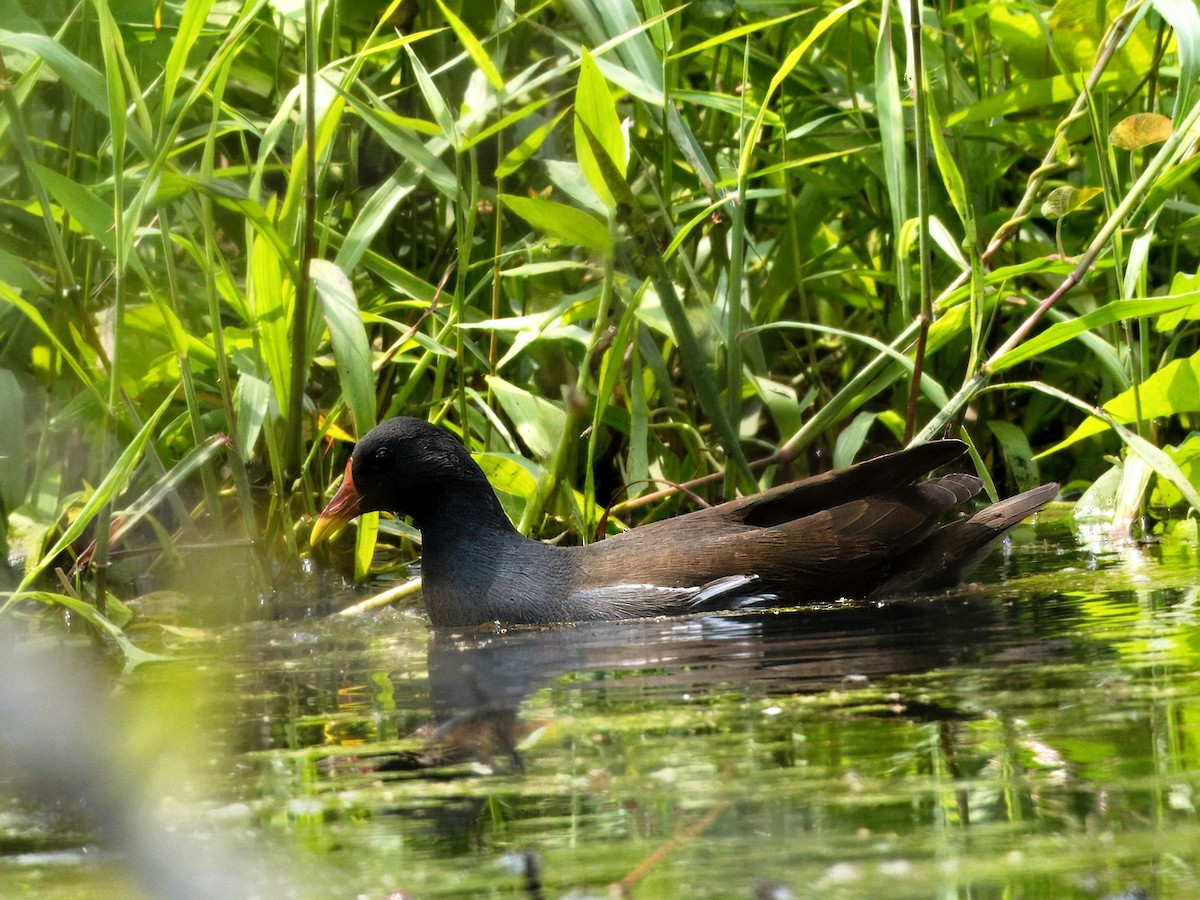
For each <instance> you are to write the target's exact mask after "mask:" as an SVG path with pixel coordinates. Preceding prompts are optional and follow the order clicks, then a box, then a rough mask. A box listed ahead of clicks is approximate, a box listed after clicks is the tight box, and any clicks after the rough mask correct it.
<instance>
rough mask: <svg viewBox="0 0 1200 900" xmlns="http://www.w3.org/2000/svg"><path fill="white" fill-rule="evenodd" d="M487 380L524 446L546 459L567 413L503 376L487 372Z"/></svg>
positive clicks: (555, 443)
mask: <svg viewBox="0 0 1200 900" xmlns="http://www.w3.org/2000/svg"><path fill="white" fill-rule="evenodd" d="M487 382H488V386H489V387H491V389H492V393H493V394H494V395H495V397H496V400H497V401H499V403H500V406H501V407H503V409H504V412H505V414H506V415H507V416H508V418H509V419H510V420H511V421H512V423H513V425H514V426H515V427H516V429H517V434H518V435H519V436H520V438H521V440H522V441H524V442H525V446H526V447H528V448H529V449H530V451H531V452H532V453H533V455H534V456H536V457H537V458H538V459H549V458H550V457H551V456H552V455H553V454H554V450H555V448H556V447H557V446H558V441H559V437H560V436H561V435H562V432H563V428H564V427H566V424H567V414H566V413H565V412H563V411H562V410H561V409H560V408H559V407H557V406H555V405H554V404H553V403H551V402H550V401H549V400H546V399H545V398H543V397H537V396H535V395H533V394H531V393H529V392H528V391H526V390H524V389H523V388H519V387H517V386H516V385H515V384H511V383H509V382H507V381H505V380H504V379H503V378H497V377H496V376H495V375H489V376H488V378H487Z"/></svg>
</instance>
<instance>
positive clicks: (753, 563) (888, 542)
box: [580, 475, 981, 599]
mask: <svg viewBox="0 0 1200 900" xmlns="http://www.w3.org/2000/svg"><path fill="white" fill-rule="evenodd" d="M980 484H981V483H980V481H979V479H978V478H975V477H974V476H971V475H946V476H943V477H941V478H937V479H932V480H929V481H925V482H922V483H920V484H909V485H907V486H904V487H901V488H898V489H895V490H890V491H886V492H883V493H878V494H875V495H873V496H870V497H862V498H859V499H856V500H851V501H849V502H845V503H840V504H838V505H836V506H833V507H832V508H829V509H822V510H820V511H818V512H813V513H811V514H809V515H806V516H801V517H800V518H796V519H792V520H789V521H785V522H783V523H781V524H778V525H766V526H759V525H753V524H745V523H744V522H743V523H738V522H731V521H729V520H728V519H726V520H716V521H714V520H713V519H706V518H704V517H701V516H698V515H691V516H681V517H677V518H675V519H672V520H669V521H668V522H663V523H660V525H661V526H668V525H670V526H673V527H670V528H666V527H659V528H656V529H655V537H654V540H653V541H652V542H651V543H647V541H646V534H645V532H646V529H645V528H639V529H636V530H635V531H634V532H633V535H642V538H641V540H638V541H627V540H622V539H621V538H610V539H609V540H607V541H602V542H601V543H599V544H596V545H593V546H591V547H589V548H588V553H587V554H586V555H584V556H582V557H581V567H580V576H581V586H586V587H590V588H600V587H602V585H603V584H604V583H621V584H629V585H633V584H647V585H671V586H698V585H703V584H707V583H709V582H712V581H714V580H716V579H720V578H724V577H728V576H731V575H754V576H757V578H758V579H759V580H760V582H761V583H762V584H769V585H784V586H795V587H796V588H797V589H798V590H802V591H804V593H805V594H806V595H808V597H810V598H811V599H819V598H821V597H836V596H843V595H845V596H852V595H856V594H857V595H865V594H866V593H868V592H870V591H871V590H872V589H873V588H874V587H875V586H876V584H878V582H879V581H880V579H882V578H883V577H885V576H886V575H887V573H888V571H889V569H890V566H891V564H892V562H893V560H894V559H895V557H896V556H897V555H900V554H904V553H906V552H908V551H909V550H910V549H911V548H912V547H914V546H915V545H917V544H918V543H919V542H920V541H921V540H922V539H923V538H925V537H926V536H927V535H928V534H929V533H930V532H931V531H932V530H933V529H934V528H935V527H936V526H937V524H938V521H939V520H940V519H941V518H942V516H943V515H945V513H946V512H948V511H949V510H950V509H952V508H953V507H955V506H956V505H958V504H959V503H962V502H964V501H966V500H967V499H969V498H970V497H972V496H973V495H974V494H975V493H977V492H978V491H979V489H980Z"/></svg>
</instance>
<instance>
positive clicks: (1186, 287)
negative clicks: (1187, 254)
mask: <svg viewBox="0 0 1200 900" xmlns="http://www.w3.org/2000/svg"><path fill="white" fill-rule="evenodd" d="M1187 293H1195V295H1196V300H1195V301H1194V302H1193V303H1191V304H1189V305H1188V306H1185V307H1181V308H1180V309H1177V310H1175V311H1173V312H1167V313H1163V314H1162V315H1161V316H1159V317H1158V321H1157V322H1155V323H1154V327H1155V329H1157V330H1158V331H1174V330H1175V329H1176V328H1178V327H1179V324H1180V323H1181V322H1185V321H1190V320H1195V319H1200V269H1197V270H1196V271H1195V272H1192V273H1191V274H1190V275H1189V274H1188V273H1187V272H1176V273H1175V277H1174V278H1172V279H1171V294H1173V295H1183V294H1187Z"/></svg>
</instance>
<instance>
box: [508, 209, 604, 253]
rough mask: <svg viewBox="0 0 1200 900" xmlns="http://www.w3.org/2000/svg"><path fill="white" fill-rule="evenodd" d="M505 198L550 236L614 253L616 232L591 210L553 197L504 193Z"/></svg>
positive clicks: (596, 250)
mask: <svg viewBox="0 0 1200 900" xmlns="http://www.w3.org/2000/svg"><path fill="white" fill-rule="evenodd" d="M501 200H502V201H503V203H504V205H505V206H507V207H508V208H509V209H510V210H512V211H513V212H514V213H516V214H517V215H518V216H520V217H521V218H522V219H524V220H525V221H526V222H528V223H529V224H530V225H532V226H533V227H534V228H536V229H537V230H539V231H543V232H545V233H546V234H548V235H549V236H550V237H553V238H557V239H558V240H560V241H565V242H566V243H568V244H577V245H579V246H582V247H586V248H587V249H589V250H593V251H595V252H596V253H601V254H605V255H607V254H609V253H611V252H612V235H610V234H609V232H608V226H607V225H605V224H604V223H603V222H601V221H600V220H599V219H597V218H596V217H595V216H593V215H591V214H590V213H586V212H584V211H583V210H581V209H576V208H575V207H573V206H567V205H565V204H563V203H555V202H554V201H552V200H540V199H535V198H533V197H517V196H514V195H513V194H502V195H501Z"/></svg>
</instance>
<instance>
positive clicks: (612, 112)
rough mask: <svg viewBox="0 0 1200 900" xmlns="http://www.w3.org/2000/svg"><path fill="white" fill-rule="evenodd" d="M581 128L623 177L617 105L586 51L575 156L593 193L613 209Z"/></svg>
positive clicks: (577, 93)
mask: <svg viewBox="0 0 1200 900" xmlns="http://www.w3.org/2000/svg"><path fill="white" fill-rule="evenodd" d="M584 128H586V129H587V130H588V131H590V132H591V133H592V135H593V136H594V137H595V139H596V143H597V144H598V145H599V146H600V147H601V148H603V152H604V153H605V154H606V155H607V156H608V158H609V160H611V161H612V164H613V166H614V167H615V168H616V170H617V171H618V172H619V173H620V175H621V177H622V178H624V177H625V167H626V159H627V156H628V153H627V151H626V149H625V135H624V133H623V132H622V130H621V120H620V119H619V118H618V117H617V110H616V105H615V103H614V101H613V97H612V94H610V93H609V90H608V82H606V81H605V80H604V76H603V75H601V74H600V70H599V69H598V68H597V67H596V63H595V61H594V60H593V59H592V55H591V54H590V53H588V51H587V50H586V49H584V50H583V56H582V58H581V59H580V61H579V86H578V87H577V88H576V90H575V155H576V157H577V158H578V160H579V166H580V168H582V169H583V174H584V176H585V177H586V178H587V180H588V184H590V185H591V186H592V190H594V191H595V192H596V195H597V196H598V197H599V198H600V199H601V200H602V201H603V202H604V205H605V206H606V207H608V208H609V209H612V208H613V204H614V201H613V195H612V191H610V190H609V188H608V184H607V182H606V181H605V179H604V175H603V173H602V171H601V170H600V167H599V164H598V163H597V161H596V154H595V152H594V150H593V145H592V142H590V141H589V140H588V139H587V136H586V134H585V133H584V130H583V129H584Z"/></svg>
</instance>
